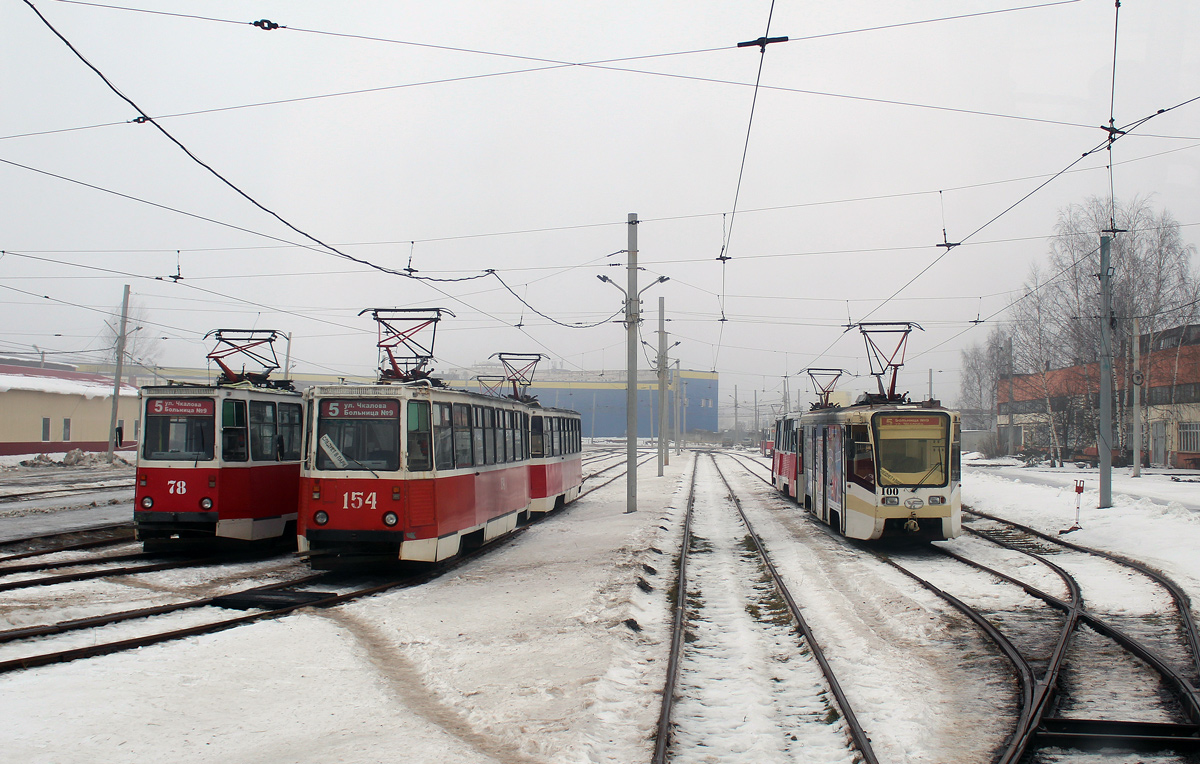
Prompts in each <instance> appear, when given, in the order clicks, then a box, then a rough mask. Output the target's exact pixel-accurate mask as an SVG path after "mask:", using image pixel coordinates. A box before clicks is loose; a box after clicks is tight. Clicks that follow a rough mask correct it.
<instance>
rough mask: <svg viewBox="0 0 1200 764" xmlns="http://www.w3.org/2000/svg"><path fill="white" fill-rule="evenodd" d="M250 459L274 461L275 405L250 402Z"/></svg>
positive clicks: (265, 402) (266, 402) (263, 402)
mask: <svg viewBox="0 0 1200 764" xmlns="http://www.w3.org/2000/svg"><path fill="white" fill-rule="evenodd" d="M250 458H251V459H253V460H254V461H256V462H273V461H275V460H276V459H275V404H274V403H271V402H269V401H250Z"/></svg>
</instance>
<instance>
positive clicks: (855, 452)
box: [846, 424, 875, 491]
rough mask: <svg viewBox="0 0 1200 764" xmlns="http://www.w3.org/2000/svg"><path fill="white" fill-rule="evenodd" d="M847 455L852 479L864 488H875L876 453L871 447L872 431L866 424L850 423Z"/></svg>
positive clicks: (872, 489)
mask: <svg viewBox="0 0 1200 764" xmlns="http://www.w3.org/2000/svg"><path fill="white" fill-rule="evenodd" d="M846 452H847V453H846V456H847V458H848V459H849V460H850V476H851V479H852V480H853V481H854V482H855V483H857V484H859V485H861V486H863V487H864V488H866V489H868V490H871V491H874V490H875V453H874V451H873V450H872V449H871V431H870V428H869V427H868V426H867V425H865V424H852V425H850V438H849V441H848V442H847V443H846Z"/></svg>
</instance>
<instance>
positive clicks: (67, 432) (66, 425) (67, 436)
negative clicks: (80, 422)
mask: <svg viewBox="0 0 1200 764" xmlns="http://www.w3.org/2000/svg"><path fill="white" fill-rule="evenodd" d="M70 440H71V420H70V419H64V420H63V443H66V442H68V441H70Z"/></svg>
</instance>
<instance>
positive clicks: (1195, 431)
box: [1179, 422, 1200, 452]
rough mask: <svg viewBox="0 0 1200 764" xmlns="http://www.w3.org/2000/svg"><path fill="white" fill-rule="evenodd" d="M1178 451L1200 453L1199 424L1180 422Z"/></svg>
mask: <svg viewBox="0 0 1200 764" xmlns="http://www.w3.org/2000/svg"><path fill="white" fill-rule="evenodd" d="M1179 450H1180V451H1193V452H1195V451H1200V422H1181V423H1180V425H1179Z"/></svg>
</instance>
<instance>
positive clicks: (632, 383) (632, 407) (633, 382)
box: [625, 212, 638, 514]
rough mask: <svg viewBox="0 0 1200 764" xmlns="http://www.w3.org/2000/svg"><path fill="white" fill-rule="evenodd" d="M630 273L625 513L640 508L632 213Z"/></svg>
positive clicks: (631, 221) (634, 221)
mask: <svg viewBox="0 0 1200 764" xmlns="http://www.w3.org/2000/svg"><path fill="white" fill-rule="evenodd" d="M628 226H629V245H628V250H629V274H628V281H627V284H626V291H625V331H626V340H625V435H626V437H625V450H626V456H625V469H626V473H625V513H626V514H629V513H630V512H637V420H638V417H637V343H638V339H637V326H638V289H637V226H638V216H637V213H636V212H631V213H629V218H628Z"/></svg>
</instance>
